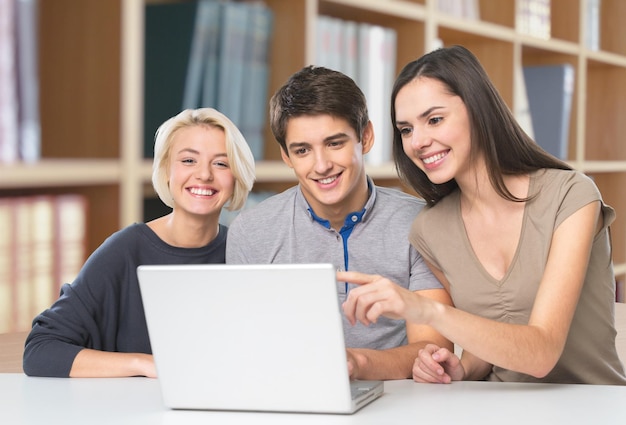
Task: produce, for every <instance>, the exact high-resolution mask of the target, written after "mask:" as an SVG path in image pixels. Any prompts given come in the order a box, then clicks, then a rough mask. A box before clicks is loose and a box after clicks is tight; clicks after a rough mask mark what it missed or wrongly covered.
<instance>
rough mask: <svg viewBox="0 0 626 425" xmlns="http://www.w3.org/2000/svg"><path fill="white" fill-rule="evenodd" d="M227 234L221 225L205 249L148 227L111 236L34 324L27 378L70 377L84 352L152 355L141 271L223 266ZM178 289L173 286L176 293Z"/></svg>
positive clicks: (138, 225) (27, 350)
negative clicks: (174, 241) (169, 240)
mask: <svg viewBox="0 0 626 425" xmlns="http://www.w3.org/2000/svg"><path fill="white" fill-rule="evenodd" d="M226 233H227V228H226V227H225V226H222V225H220V231H219V233H218V235H217V237H216V238H215V239H214V240H213V241H211V242H210V243H209V244H208V245H206V246H204V247H202V248H178V247H174V246H171V245H168V244H166V243H165V242H163V241H162V240H161V239H160V238H159V237H158V236H157V235H156V234H155V233H154V232H153V231H152V230H151V229H150V228H149V227H148V226H147V225H146V224H145V223H136V224H133V225H131V226H128V227H126V228H125V229H122V230H120V231H118V232H116V233H114V234H113V235H111V236H110V237H109V238H107V240H105V241H104V243H103V244H102V245H100V247H98V249H96V250H95V251H94V253H93V254H92V255H91V256H90V257H89V258H88V259H87V261H86V262H85V264H84V266H83V267H82V269H81V271H80V272H79V274H78V276H77V277H76V280H74V282H73V283H72V284H65V285H63V287H62V288H61V295H60V297H59V299H58V300H57V301H56V302H55V303H54V304H53V305H52V306H51V307H50V308H49V309H47V310H45V311H44V312H42V313H41V314H40V315H38V316H37V317H36V318H35V319H34V320H33V328H32V330H31V332H30V335H29V336H28V338H27V339H26V346H25V350H24V364H23V367H24V372H25V373H26V374H27V375H31V376H53V377H67V376H69V373H70V370H71V368H72V363H73V362H74V358H75V357H76V355H77V354H78V352H79V351H80V350H82V349H83V348H92V349H95V350H101V351H111V352H125V353H147V354H150V353H152V350H151V348H150V340H149V338H148V329H147V326H146V320H145V316H144V310H143V304H142V302H141V294H140V291H139V282H138V280H137V266H139V265H141V264H206V263H224V262H225V251H226ZM175 285H176V282H172V290H175ZM163 309H164V310H166V309H167V305H164V306H163Z"/></svg>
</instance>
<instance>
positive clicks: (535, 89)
mask: <svg viewBox="0 0 626 425" xmlns="http://www.w3.org/2000/svg"><path fill="white" fill-rule="evenodd" d="M524 82H525V84H526V91H527V93H528V105H529V107H530V115H531V118H532V125H533V132H534V135H535V141H536V142H537V143H538V144H539V145H540V146H541V147H542V148H543V149H544V150H546V151H547V152H548V153H550V154H552V155H554V156H556V157H557V158H559V159H562V160H566V159H567V154H568V142H569V127H570V118H571V111H572V98H573V93H574V67H573V66H572V65H571V64H558V65H536V66H525V67H524Z"/></svg>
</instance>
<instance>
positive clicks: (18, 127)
mask: <svg viewBox="0 0 626 425" xmlns="http://www.w3.org/2000/svg"><path fill="white" fill-rule="evenodd" d="M37 8H38V0H0V164H9V163H14V162H18V161H28V162H32V161H36V160H37V159H39V157H40V155H41V135H40V133H41V130H40V122H39V78H38V71H37V56H38V51H37V46H38V43H37Z"/></svg>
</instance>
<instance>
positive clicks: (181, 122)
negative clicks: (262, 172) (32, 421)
mask: <svg viewBox="0 0 626 425" xmlns="http://www.w3.org/2000/svg"><path fill="white" fill-rule="evenodd" d="M197 125H200V126H201V125H208V126H212V127H215V128H220V129H222V130H223V131H224V135H225V140H226V156H227V157H228V162H229V164H230V169H231V172H232V173H233V176H234V177H235V187H234V189H233V194H232V196H231V198H230V200H229V202H228V203H227V204H226V206H225V208H226V209H228V210H229V211H235V210H239V209H241V208H242V207H243V206H244V204H245V203H246V200H247V199H248V193H250V190H251V189H252V185H253V184H254V179H255V174H254V157H253V156H252V151H251V150H250V147H249V146H248V144H247V143H246V139H245V138H244V137H243V135H242V134H241V132H240V131H239V129H238V128H237V126H235V124H233V122H232V121H231V120H230V119H228V118H227V117H226V115H224V114H222V113H221V112H219V111H217V110H215V109H213V108H199V109H185V110H184V111H182V112H180V113H179V114H178V115H176V116H174V117H172V118H170V119H168V120H167V121H165V122H164V123H163V124H161V126H160V127H159V128H158V130H157V131H156V134H155V137H154V162H153V164H152V185H153V186H154V190H155V191H156V193H157V194H158V195H159V198H161V201H163V203H164V204H165V205H167V206H168V207H170V208H172V207H173V204H172V194H171V193H170V188H169V175H168V170H169V165H170V154H171V150H172V141H173V139H174V135H175V134H176V132H177V131H178V130H180V129H181V128H185V127H192V126H197Z"/></svg>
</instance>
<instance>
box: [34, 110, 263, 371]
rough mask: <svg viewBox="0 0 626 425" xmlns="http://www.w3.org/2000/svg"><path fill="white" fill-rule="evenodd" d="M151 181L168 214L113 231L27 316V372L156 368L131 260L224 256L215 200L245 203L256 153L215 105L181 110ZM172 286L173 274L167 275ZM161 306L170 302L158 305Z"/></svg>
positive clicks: (162, 138)
mask: <svg viewBox="0 0 626 425" xmlns="http://www.w3.org/2000/svg"><path fill="white" fill-rule="evenodd" d="M152 182H153V185H154V188H155V190H156V192H157V194H158V195H159V197H160V198H161V200H162V201H163V202H164V203H165V204H166V205H168V206H169V207H171V208H172V211H171V213H169V214H167V215H165V216H163V217H160V218H157V219H155V220H153V221H150V222H148V223H135V224H132V225H130V226H128V227H126V228H124V229H122V230H120V231H118V232H116V233H114V234H113V235H111V236H110V237H109V238H108V239H107V240H106V241H104V243H103V244H102V245H101V246H100V247H99V248H98V249H96V251H95V252H94V253H93V254H92V255H91V256H90V257H89V259H88V260H87V261H86V263H85V264H84V266H83V267H82V269H81V271H80V272H79V274H78V276H77V277H76V279H75V280H74V282H72V283H71V284H65V285H63V288H62V290H61V295H60V297H59V299H58V300H57V301H56V302H55V303H54V304H53V305H52V306H51V307H50V308H49V309H47V310H45V311H44V312H43V313H41V314H40V315H39V316H37V317H36V318H35V320H34V321H33V328H32V330H31V332H30V335H29V336H28V338H27V340H26V347H25V351H24V371H25V373H26V374H28V375H31V376H55V377H116V376H148V377H155V376H156V371H155V367H154V362H153V359H152V354H151V348H150V340H149V337H148V331H147V328H146V322H145V318H144V311H143V305H142V302H141V294H140V292H139V285H138V282H137V273H136V268H137V266H139V265H141V264H196V263H197V264H204V263H224V261H225V249H226V232H227V228H226V227H225V226H223V225H220V224H219V216H220V212H221V211H222V208H227V209H229V210H237V209H240V208H241V207H243V205H244V203H245V201H246V199H247V196H248V193H249V191H250V190H251V188H252V184H253V182H254V159H253V156H252V153H251V151H250V149H249V147H248V145H247V144H246V141H245V139H244V138H243V136H242V135H241V133H240V131H239V130H238V129H237V128H236V127H235V125H234V124H233V123H232V122H231V121H230V120H229V119H228V118H227V117H226V116H224V115H223V114H221V113H220V112H218V111H216V110H215V109H210V108H202V109H197V110H185V111H182V112H181V113H179V114H178V115H176V116H174V117H172V118H170V119H169V120H167V121H165V122H164V123H163V124H162V125H161V126H160V127H159V129H158V130H157V132H156V137H155V145H154V164H153V174H152ZM172 290H173V291H175V290H176V282H172ZM163 310H164V314H167V313H166V311H167V305H164V306H163Z"/></svg>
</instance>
